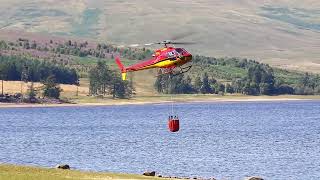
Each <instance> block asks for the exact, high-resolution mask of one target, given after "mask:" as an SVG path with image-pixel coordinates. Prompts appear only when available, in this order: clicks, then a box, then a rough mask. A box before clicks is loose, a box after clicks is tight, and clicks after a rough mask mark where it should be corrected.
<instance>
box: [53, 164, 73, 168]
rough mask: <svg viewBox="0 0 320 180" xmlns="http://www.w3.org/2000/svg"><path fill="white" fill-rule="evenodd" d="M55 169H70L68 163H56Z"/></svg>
mask: <svg viewBox="0 0 320 180" xmlns="http://www.w3.org/2000/svg"><path fill="white" fill-rule="evenodd" d="M56 169H70V166H69V165H68V164H58V165H56Z"/></svg>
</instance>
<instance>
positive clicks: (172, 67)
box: [115, 40, 194, 80]
mask: <svg viewBox="0 0 320 180" xmlns="http://www.w3.org/2000/svg"><path fill="white" fill-rule="evenodd" d="M155 44H160V45H164V47H163V48H160V49H157V50H155V51H154V54H153V55H152V58H151V59H149V60H145V61H142V62H139V63H136V64H133V65H131V66H129V67H124V65H123V64H122V63H121V60H120V57H119V56H117V57H116V58H115V62H116V64H117V65H118V67H119V69H120V71H121V73H122V80H126V76H127V72H133V71H141V70H145V69H152V68H158V69H159V70H160V71H159V72H158V76H159V75H163V74H171V75H173V76H176V75H179V74H182V73H186V72H188V71H189V70H190V69H191V67H192V65H187V66H184V65H185V64H187V63H189V62H191V61H192V54H191V53H189V52H188V51H187V50H185V49H184V48H176V47H174V46H173V45H186V44H194V43H193V42H175V41H172V40H164V41H162V42H156V43H148V44H144V46H151V45H155ZM132 46H134V47H136V46H139V45H138V44H135V45H132Z"/></svg>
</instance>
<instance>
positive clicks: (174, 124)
mask: <svg viewBox="0 0 320 180" xmlns="http://www.w3.org/2000/svg"><path fill="white" fill-rule="evenodd" d="M168 126H169V130H170V131H171V132H178V131H179V128H180V127H179V126H180V125H179V120H178V119H170V120H169V121H168Z"/></svg>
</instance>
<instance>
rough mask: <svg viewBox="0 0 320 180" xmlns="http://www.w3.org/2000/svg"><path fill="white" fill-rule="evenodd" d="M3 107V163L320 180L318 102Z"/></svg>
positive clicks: (0, 126)
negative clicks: (177, 126)
mask: <svg viewBox="0 0 320 180" xmlns="http://www.w3.org/2000/svg"><path fill="white" fill-rule="evenodd" d="M175 110H176V111H177V112H178V114H179V115H180V118H181V121H180V123H181V131H180V132H179V133H170V132H168V129H167V117H168V113H169V112H170V107H169V105H130V106H106V107H56V108H10V109H0V162H3V163H13V164H23V165H37V166H45V167H53V166H55V165H56V164H61V163H67V164H69V165H71V167H72V168H75V169H81V170H90V171H111V172H122V173H137V174H141V173H143V172H144V171H146V170H154V171H156V172H158V173H160V174H163V175H171V176H181V177H194V176H197V177H216V178H218V179H243V178H244V177H245V176H252V175H258V176H262V177H264V178H266V179H275V180H284V179H286V180H288V179H297V180H298V179H308V180H311V179H320V101H292V102H250V103H248V102H239V103H211V104H210V103H208V104H203V103H201V104H200V103H199V104H178V105H177V106H175Z"/></svg>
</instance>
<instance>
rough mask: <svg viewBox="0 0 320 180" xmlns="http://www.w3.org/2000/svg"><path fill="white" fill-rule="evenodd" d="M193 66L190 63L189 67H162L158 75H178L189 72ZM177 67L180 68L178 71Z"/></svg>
mask: <svg viewBox="0 0 320 180" xmlns="http://www.w3.org/2000/svg"><path fill="white" fill-rule="evenodd" d="M191 67H192V65H189V66H187V67H181V66H179V67H175V68H161V69H159V71H158V75H157V77H159V76H162V75H164V74H170V75H172V76H177V75H180V74H183V73H186V72H188V71H189V70H190V69H191ZM176 69H178V72H177V71H175V70H176Z"/></svg>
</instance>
